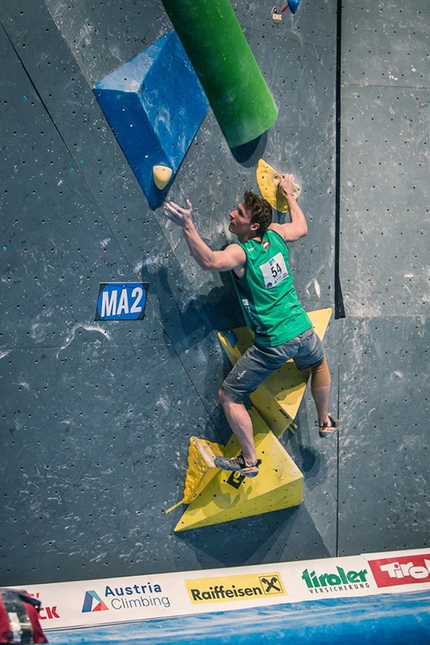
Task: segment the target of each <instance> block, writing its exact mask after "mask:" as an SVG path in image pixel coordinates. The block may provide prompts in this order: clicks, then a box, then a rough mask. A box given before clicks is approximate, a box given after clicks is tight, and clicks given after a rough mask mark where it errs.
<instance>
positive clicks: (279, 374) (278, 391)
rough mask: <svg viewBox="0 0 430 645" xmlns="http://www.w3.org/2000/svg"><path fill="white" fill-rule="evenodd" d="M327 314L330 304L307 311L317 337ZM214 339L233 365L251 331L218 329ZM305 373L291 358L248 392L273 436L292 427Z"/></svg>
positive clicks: (301, 394) (301, 393)
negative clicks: (221, 330) (216, 339)
mask: <svg viewBox="0 0 430 645" xmlns="http://www.w3.org/2000/svg"><path fill="white" fill-rule="evenodd" d="M331 315H332V309H331V307H328V308H326V309H319V310H317V311H311V312H308V316H309V318H310V319H311V321H312V324H313V326H314V329H315V331H316V333H317V334H318V336H319V337H320V338H321V339H322V338H323V337H324V334H325V332H326V330H327V327H328V324H329V321H330V318H331ZM218 338H219V340H220V342H221V344H222V346H223V348H224V350H225V352H226V354H227V356H228V358H229V360H230V361H231V363H232V364H233V365H234V364H235V363H236V361H237V360H238V359H239V358H240V357H241V356H242V354H243V353H244V352H245V351H246V350H247V349H248V347H250V345H251V344H252V342H253V334H252V332H251V331H250V330H249V329H248V328H247V327H237V328H235V329H233V330H232V331H231V332H227V333H223V332H220V333H219V334H218ZM309 375H310V373H309V371H305V372H301V371H300V370H298V369H297V367H296V365H295V363H294V361H292V360H291V361H288V362H287V363H285V365H283V366H282V367H281V368H280V369H279V370H277V371H276V372H275V373H274V374H272V376H270V377H269V378H268V379H267V381H265V382H264V383H262V384H261V385H260V386H259V387H258V388H257V390H256V391H255V392H254V393H253V394H251V396H250V399H251V401H252V403H253V405H254V406H255V407H256V408H257V410H258V412H259V413H260V414H261V416H262V417H263V419H264V420H265V422H266V423H267V425H268V426H269V428H270V429H271V430H272V432H273V433H274V434H275V435H276V436H277V437H280V436H281V435H282V434H283V432H285V430H287V429H288V428H290V429H292V427H293V421H294V419H295V418H296V416H297V412H298V410H299V407H300V404H301V402H302V399H303V395H304V393H305V390H306V385H307V382H308V379H309Z"/></svg>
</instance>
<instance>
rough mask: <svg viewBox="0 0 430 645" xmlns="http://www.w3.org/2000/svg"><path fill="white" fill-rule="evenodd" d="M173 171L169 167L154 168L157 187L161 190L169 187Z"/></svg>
mask: <svg viewBox="0 0 430 645" xmlns="http://www.w3.org/2000/svg"><path fill="white" fill-rule="evenodd" d="M172 172H173V171H172V169H171V168H169V167H168V166H153V168H152V176H153V177H154V182H155V185H156V186H157V188H158V189H159V190H163V188H165V187H166V186H167V184H168V183H169V181H170V178H171V176H172Z"/></svg>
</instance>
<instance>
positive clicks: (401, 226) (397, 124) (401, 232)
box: [341, 86, 430, 316]
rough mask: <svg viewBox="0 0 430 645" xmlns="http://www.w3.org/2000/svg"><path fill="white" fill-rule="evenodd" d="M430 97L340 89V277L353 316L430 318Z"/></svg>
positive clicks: (392, 90)
mask: <svg viewBox="0 0 430 645" xmlns="http://www.w3.org/2000/svg"><path fill="white" fill-rule="evenodd" d="M429 98H430V97H429V92H428V90H427V91H423V90H420V91H419V97H418V96H416V95H415V92H412V91H411V90H409V89H406V88H380V87H356V86H351V87H347V88H344V89H343V91H342V112H343V114H344V115H345V116H344V118H343V119H342V147H343V151H344V154H343V155H342V178H343V182H344V187H343V191H342V210H341V278H342V285H343V295H344V299H345V306H346V309H347V312H348V314H350V315H358V316H361V315H369V316H380V315H387V316H390V315H402V314H405V313H408V314H426V313H427V312H428V305H429V297H430V295H429V288H428V279H429V263H428V259H429V255H428V249H429V248H430V230H429V222H430V216H429V203H428V185H429V152H428V143H429V123H428V120H427V118H426V117H427V115H426V113H425V111H424V110H423V107H424V106H425V105H426V104H427V102H428V100H429Z"/></svg>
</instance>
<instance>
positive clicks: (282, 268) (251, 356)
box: [164, 175, 340, 477]
mask: <svg viewBox="0 0 430 645" xmlns="http://www.w3.org/2000/svg"><path fill="white" fill-rule="evenodd" d="M293 184H294V176H293V175H285V176H284V177H283V178H282V180H281V182H280V184H279V190H280V191H281V192H282V194H283V195H284V197H285V199H286V200H287V204H288V208H289V212H290V218H291V221H290V222H286V223H285V224H276V223H273V222H272V207H271V206H270V204H269V203H268V202H267V201H266V200H265V199H263V198H262V197H259V196H258V195H255V194H254V193H252V192H251V191H247V192H245V195H244V199H243V202H241V203H240V204H238V206H237V208H236V209H235V210H233V211H232V212H231V213H230V215H229V217H230V224H229V231H230V232H231V233H233V234H234V235H236V237H237V240H238V241H237V243H233V244H229V245H228V246H227V247H226V248H225V249H223V250H221V251H212V250H211V249H210V248H209V246H208V245H207V244H206V243H205V242H204V241H203V240H202V238H201V237H200V235H199V233H198V232H197V229H196V227H195V225H194V223H193V220H192V212H193V209H192V206H191V202H190V201H189V200H187V208H181V207H180V206H178V205H177V204H175V203H174V202H166V203H165V205H164V214H165V215H166V216H167V217H168V218H169V219H170V220H171V221H172V222H174V223H175V224H177V225H178V226H180V227H181V228H182V232H183V235H184V238H185V241H186V243H187V245H188V248H189V250H190V254H191V255H192V257H193V258H194V259H195V260H196V262H197V263H198V265H199V266H200V267H201V268H202V269H203V270H204V271H231V272H232V275H233V281H234V284H235V287H236V291H237V294H238V297H239V300H240V303H241V305H242V309H243V312H244V315H245V319H246V320H247V323H248V325H249V326H250V328H251V329H252V330H253V331H254V333H255V340H254V344H253V345H252V346H251V347H250V348H249V349H248V350H247V351H246V352H245V353H244V354H243V356H242V357H241V358H240V359H239V360H238V361H237V363H236V364H235V366H234V367H233V369H232V370H231V372H230V374H229V375H228V376H227V378H226V379H225V380H224V382H223V384H222V386H221V388H220V390H219V398H220V402H221V405H222V407H223V410H224V413H225V416H226V418H227V421H228V423H229V425H230V428H231V430H232V431H233V432H234V434H235V435H236V437H237V440H238V441H239V444H240V447H241V449H242V451H241V453H240V454H239V455H238V456H237V457H234V458H232V459H229V458H227V457H218V458H217V459H216V460H215V465H216V466H218V467H219V468H222V469H223V470H229V471H237V472H240V473H241V474H242V475H244V476H245V477H255V476H256V475H258V471H259V465H260V463H261V461H260V460H258V458H257V454H256V451H255V443H254V434H253V429H252V421H251V418H250V416H249V414H248V411H247V409H246V407H245V404H244V401H245V400H246V398H247V396H248V395H249V394H251V393H252V392H254V390H256V389H257V387H258V386H259V385H260V384H261V383H262V382H263V381H265V380H266V379H267V378H268V377H269V376H270V375H271V374H272V373H273V372H274V371H276V370H277V369H279V368H280V367H281V366H282V365H283V364H284V363H285V362H286V361H288V360H289V359H291V358H292V359H294V362H295V363H296V365H297V367H298V369H300V370H310V371H311V392H312V397H313V399H314V402H315V406H316V409H317V414H318V422H317V424H318V426H319V434H320V436H321V437H327V436H329V435H331V434H333V433H334V432H335V428H337V427H338V426H339V425H340V422H339V421H338V420H337V419H334V418H333V417H332V416H331V415H330V414H329V411H328V406H329V399H330V373H329V370H328V366H327V361H326V358H325V355H324V350H323V348H322V343H321V341H320V339H319V338H318V336H317V335H316V334H315V332H314V330H313V327H312V323H311V321H310V319H309V317H308V315H307V314H306V312H305V310H304V309H303V307H302V305H301V304H300V302H299V300H298V297H297V293H296V290H295V288H294V286H293V279H292V275H291V269H290V266H289V264H288V247H287V244H286V242H294V241H296V240H299V239H300V238H301V237H303V236H305V235H306V234H307V232H308V227H307V223H306V218H305V215H304V213H303V211H302V209H301V208H300V206H299V205H298V203H297V202H296V199H295V197H294V194H293Z"/></svg>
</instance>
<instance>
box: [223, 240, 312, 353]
mask: <svg viewBox="0 0 430 645" xmlns="http://www.w3.org/2000/svg"><path fill="white" fill-rule="evenodd" d="M238 244H240V246H241V247H242V248H243V250H244V251H245V253H246V266H245V273H244V275H243V277H242V278H238V277H237V275H236V274H235V273H234V272H232V273H233V282H234V285H235V288H236V292H237V294H238V296H239V300H240V303H241V305H242V310H243V312H244V315H245V319H246V321H247V323H248V325H249V327H250V328H251V329H252V330H253V331H254V332H255V344H256V345H260V346H262V347H276V346H277V345H281V344H282V343H286V342H288V341H289V340H291V339H292V338H295V337H296V336H298V335H299V334H302V333H303V332H304V331H306V330H307V329H310V328H311V327H312V323H311V320H310V318H309V316H308V315H307V313H306V312H305V310H304V309H303V307H302V305H301V303H300V301H299V299H298V297H297V293H296V290H295V288H294V285H293V277H292V275H291V269H290V266H289V264H288V255H289V252H288V247H287V245H286V243H285V242H284V240H283V239H282V237H281V236H280V235H279V234H278V233H276V232H275V231H272V230H271V229H268V230H267V231H266V232H265V233H264V234H263V237H262V239H261V240H248V241H247V242H244V243H241V242H238Z"/></svg>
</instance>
